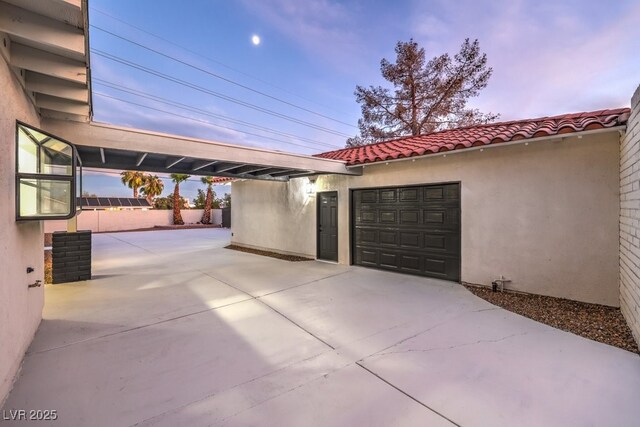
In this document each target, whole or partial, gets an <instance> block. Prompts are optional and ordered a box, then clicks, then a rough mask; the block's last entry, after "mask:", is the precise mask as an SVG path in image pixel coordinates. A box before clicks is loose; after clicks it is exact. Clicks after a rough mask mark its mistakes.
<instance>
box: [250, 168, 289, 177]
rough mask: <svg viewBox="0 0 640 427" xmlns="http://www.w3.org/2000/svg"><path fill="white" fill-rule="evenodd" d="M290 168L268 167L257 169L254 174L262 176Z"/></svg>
mask: <svg viewBox="0 0 640 427" xmlns="http://www.w3.org/2000/svg"><path fill="white" fill-rule="evenodd" d="M288 170H292V169H282V168H269V169H264V170H261V171H259V172H258V173H255V174H254V175H255V176H263V175H271V174H272V173H278V172H285V171H288Z"/></svg>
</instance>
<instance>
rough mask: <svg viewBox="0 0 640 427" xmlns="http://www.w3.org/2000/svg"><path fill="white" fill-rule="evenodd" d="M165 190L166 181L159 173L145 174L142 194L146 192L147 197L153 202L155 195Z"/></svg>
mask: <svg viewBox="0 0 640 427" xmlns="http://www.w3.org/2000/svg"><path fill="white" fill-rule="evenodd" d="M163 190H164V182H163V181H162V179H160V177H158V175H145V177H144V185H143V186H142V188H141V191H142V194H144V196H145V198H146V199H147V201H148V202H149V204H151V202H152V201H153V198H154V197H157V196H159V195H160V194H162V191H163Z"/></svg>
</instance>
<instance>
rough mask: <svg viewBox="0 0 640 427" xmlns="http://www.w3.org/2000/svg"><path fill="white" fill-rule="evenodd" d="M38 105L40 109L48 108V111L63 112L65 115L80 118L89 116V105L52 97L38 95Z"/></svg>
mask: <svg viewBox="0 0 640 427" xmlns="http://www.w3.org/2000/svg"><path fill="white" fill-rule="evenodd" d="M36 105H37V106H38V107H39V108H46V109H47V110H54V111H62V112H63V113H69V114H76V115H79V116H88V115H89V104H87V103H82V102H76V101H70V100H67V99H64V98H57V97H55V96H50V95H42V94H37V95H36Z"/></svg>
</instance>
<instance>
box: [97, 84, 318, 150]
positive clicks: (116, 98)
mask: <svg viewBox="0 0 640 427" xmlns="http://www.w3.org/2000/svg"><path fill="white" fill-rule="evenodd" d="M94 95H98V96H102V97H104V98H111V99H114V100H116V101H120V102H124V103H126V104H131V105H135V106H138V107H142V108H147V109H149V110H153V111H158V112H160V113H165V114H169V115H171V116H175V117H180V118H183V119H187V120H192V121H194V122H199V123H204V124H207V125H209V126H214V127H218V128H222V129H228V130H232V131H234V132H240V133H244V134H246V135H252V136H257V137H259V138H262V139H270V140H272V141H276V142H282V143H284V144H291V145H296V146H298V147H302V148H306V149H310V148H313V147H309V146H306V145H301V144H296V143H295V142H291V141H285V140H282V139H277V138H271V137H270V136H264V135H259V134H257V133H252V132H247V131H243V130H240V129H234V128H231V127H228V126H222V125H218V124H215V123H211V122H209V121H207V120H200V119H197V118H195V117H189V116H183V115H182V114H177V113H174V112H172V111H167V110H162V109H160V108H154V107H150V106H148V105H144V104H138V103H137V102H132V101H129V100H126V99H122V98H118V97H115V96H111V95H107V94H106V93H100V92H95V93H94Z"/></svg>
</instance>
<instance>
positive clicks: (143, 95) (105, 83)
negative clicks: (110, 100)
mask: <svg viewBox="0 0 640 427" xmlns="http://www.w3.org/2000/svg"><path fill="white" fill-rule="evenodd" d="M93 83H94V84H96V83H97V84H98V85H100V86H104V87H108V88H111V89H115V90H118V91H120V92H125V93H129V94H132V95H136V96H139V97H141V98H146V99H150V100H152V101H156V102H159V103H162V104H165V105H171V106H173V107H178V108H182V109H185V110H189V111H192V112H195V113H198V114H203V115H206V116H209V117H213V118H217V119H220V120H223V121H227V122H231V123H235V124H239V125H241V126H247V127H250V128H253V129H257V130H261V131H264V132H267V133H272V134H275V135H280V136H286V137H290V138H295V139H297V140H299V141H302V142H309V143H311V144H317V145H323V146H325V147H329V148H339V147H337V146H336V145H332V144H327V143H324V142H320V141H316V140H313V139H309V138H306V137H303V136H298V135H294V134H291V133H287V132H282V131H279V130H276V129H272V128H268V127H265V126H260V125H257V124H254V123H250V122H245V121H243V120H239V119H234V118H232V117H228V116H224V115H222V114H216V113H213V112H210V111H207V110H204V109H201V108H197V107H194V106H192V105H188V104H183V103H181V102H177V101H173V100H170V99H166V98H162V97H159V96H156V95H153V94H150V93H147V92H142V91H139V90H136V89H133V88H129V87H125V86H121V85H118V84H116V83H112V82H109V81H107V80H102V79H97V78H94V79H93Z"/></svg>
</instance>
